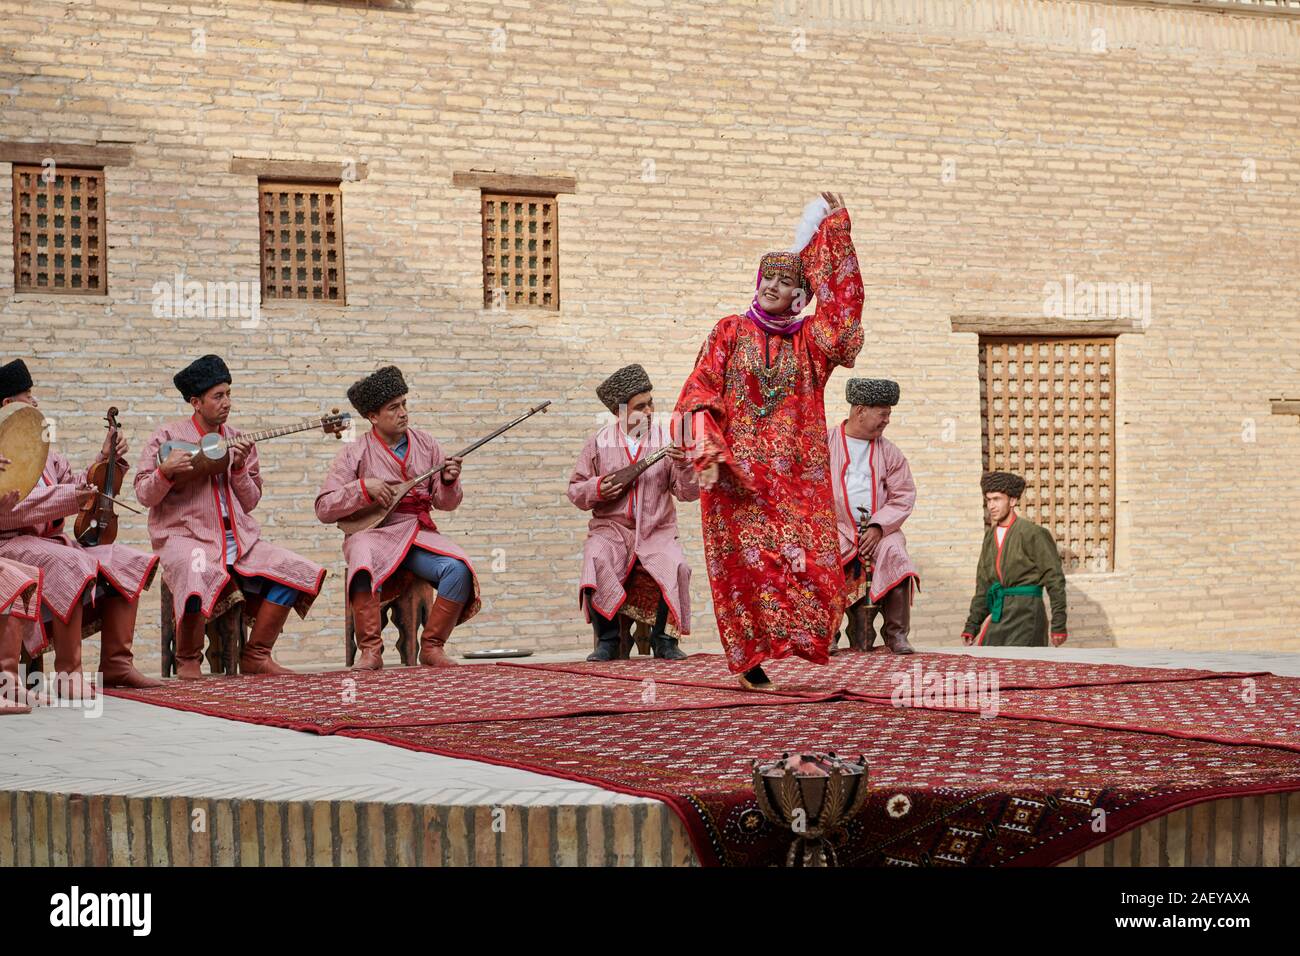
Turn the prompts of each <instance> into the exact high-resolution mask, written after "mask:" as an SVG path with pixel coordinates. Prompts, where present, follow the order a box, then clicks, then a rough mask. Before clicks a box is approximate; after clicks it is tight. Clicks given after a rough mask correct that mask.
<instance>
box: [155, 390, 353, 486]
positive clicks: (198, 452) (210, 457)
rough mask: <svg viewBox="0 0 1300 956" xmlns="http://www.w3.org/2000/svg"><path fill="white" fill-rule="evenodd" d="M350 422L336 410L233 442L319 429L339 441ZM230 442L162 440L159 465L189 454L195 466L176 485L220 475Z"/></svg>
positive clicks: (212, 437)
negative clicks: (174, 454) (175, 453)
mask: <svg viewBox="0 0 1300 956" xmlns="http://www.w3.org/2000/svg"><path fill="white" fill-rule="evenodd" d="M351 420H352V415H351V413H349V412H343V413H342V414H339V410H338V409H337V408H336V409H334V410H333V411H332V412H331V413H330V414H328V415H322V416H321V417H320V418H311V419H308V420H307V421H305V422H298V423H297V424H295V425H285V426H283V427H281V428H267V429H265V430H264V431H259V432H243V433H242V434H240V435H237V436H235V439H234V440H235V441H239V442H248V443H253V444H255V443H257V442H260V441H266V440H267V439H268V438H279V437H280V436H281V435H292V434H295V433H296V432H305V431H311V430H312V429H313V428H319V429H320V430H321V431H323V432H324V433H325V434H326V435H333V436H334V437H335V438H341V437H342V433H343V431H344V430H345V429H346V428H347V427H348V422H350V421H351ZM229 441H230V440H229V439H226V438H223V437H221V435H219V434H217V433H216V432H208V433H207V434H206V435H204V436H203V437H202V438H200V439H199V441H198V443H197V444H196V443H195V442H189V441H179V440H176V439H172V440H171V441H165V442H163V444H162V447H161V448H159V449H158V464H160V465H161V464H162V463H163V462H164V461H166V460H167V456H168V455H170V454H171V453H172V452H173V451H176V450H177V449H179V450H181V451H184V452H188V453H189V456H190V463H191V464H192V465H193V466H194V470H193V471H189V472H182V473H180V474H178V475H177V476H176V477H175V479H173V480H174V481H175V482H176V484H178V485H184V484H188V483H189V482H191V481H197V480H199V479H201V478H210V477H212V476H213V475H219V474H222V473H223V472H225V470H226V469H227V468H229V467H230V444H229Z"/></svg>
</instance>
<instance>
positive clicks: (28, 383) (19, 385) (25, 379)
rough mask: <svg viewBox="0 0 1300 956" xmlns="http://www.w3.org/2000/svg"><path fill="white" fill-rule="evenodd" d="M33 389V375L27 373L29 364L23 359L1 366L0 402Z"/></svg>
mask: <svg viewBox="0 0 1300 956" xmlns="http://www.w3.org/2000/svg"><path fill="white" fill-rule="evenodd" d="M31 387H32V375H31V373H30V372H28V371H27V363H26V362H24V361H23V360H22V359H14V360H13V361H12V362H10V363H9V364H8V365H0V402H3V401H4V400H5V399H6V398H13V397H14V396H15V395H21V394H22V393H23V392H26V391H28V390H30V389H31Z"/></svg>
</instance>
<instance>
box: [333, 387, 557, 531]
mask: <svg viewBox="0 0 1300 956" xmlns="http://www.w3.org/2000/svg"><path fill="white" fill-rule="evenodd" d="M549 404H551V403H550V402H549V401H545V402H542V404H540V405H534V406H533V407H532V408H530V409H528V411H526V412H524V413H523V414H522V415H520V416H519V417H518V418H516V419H515V420H514V421H512V422H507V423H506V424H504V425H502V426H501V427H500V428H498V429H497V430H496V431H494V432H492V433H491V434H489V435H484V436H483V437H482V438H480V439H479V440H478V441H476V442H474V444H472V445H470V446H468V447H467V448H463V449H461V450H460V451H459V452H457V453H456V454H455V455H452V456H451V457H452V458H464V457H465V456H466V455H468V454H469V453H470V452H472V451H473V450H474V449H476V448H478V447H479V446H480V445H486V444H487V443H488V442H490V441H491V440H492V439H494V438H496V437H497V436H498V435H500V434H502V433H504V432H508V431H509V430H510V429H512V428H514V427H515V426H516V425H518V424H519V423H520V422H522V421H523V420H524V419H525V418H529V417H531V416H533V415H536V414H537V413H538V412H544V411H546V406H547V405H549ZM449 463H450V459H447V460H446V461H444V462H443V463H442V464H441V465H438V466H437V467H436V468H430V469H429V470H428V471H426V472H425V473H424V474H422V475H416V476H415V477H414V478H412V479H410V480H409V481H404V482H402V483H401V484H400V485H397V486H396V487H395V488H394V489H393V500H392V501H391V502H389V503H388V504H387V505H381V504H379V503H378V502H375V503H374V504H372V505H370V506H368V507H366V508H362V509H361V510H360V511H357V512H354V513H353V514H351V515H349V516H348V517H346V518H344V519H343V520H342V521H339V522H338V526H339V529H340V530H341V531H342V532H343V533H344V534H355V533H356V532H358V531H369V530H370V529H371V528H373V527H375V526H376V525H378V524H380V523H381V522H382V521H383V520H384V519H385V518H387V517H388V516H389V515H390V514H391V513H392V511H393V509H394V508H396V507H397V505H398V502H400V501H401V500H402V499H403V498H404V497H405V496H406V493H407V492H408V491H410V490H411V489H412V488H417V487H419V486H420V485H422V484H424V482H426V481H428V480H429V479H430V478H432V477H433V476H434V475H438V476H441V475H442V470H443V469H444V468H446V467H447V465H448V464H449Z"/></svg>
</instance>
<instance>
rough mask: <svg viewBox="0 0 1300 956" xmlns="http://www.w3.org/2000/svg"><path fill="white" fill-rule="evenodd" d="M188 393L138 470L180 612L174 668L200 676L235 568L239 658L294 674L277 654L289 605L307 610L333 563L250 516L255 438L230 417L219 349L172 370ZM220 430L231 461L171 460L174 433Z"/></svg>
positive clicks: (248, 669)
mask: <svg viewBox="0 0 1300 956" xmlns="http://www.w3.org/2000/svg"><path fill="white" fill-rule="evenodd" d="M172 382H173V384H175V386H176V388H177V390H178V391H179V392H180V393H181V396H182V397H183V398H184V399H185V401H187V402H189V404H190V408H191V411H192V414H191V415H190V417H189V418H186V419H180V420H179V421H174V422H169V423H167V424H165V425H163V426H162V427H161V428H159V429H158V430H157V431H155V432H154V433H153V435H152V436H150V438H149V443H148V444H147V445H146V446H145V449H144V452H143V453H142V454H141V456H140V464H139V467H138V469H137V471H136V476H135V494H136V498H137V499H138V500H139V501H140V503H141V504H142V505H144V506H145V507H147V508H148V509H149V537H150V540H151V541H152V543H153V549H154V553H155V554H157V555H158V557H159V558H160V559H161V561H162V569H163V580H164V581H165V582H166V583H167V587H168V588H169V589H170V590H171V593H172V599H173V602H174V604H173V607H172V612H173V614H174V615H175V617H176V620H177V625H176V676H177V677H179V678H181V679H182V680H193V679H196V678H198V677H200V676H202V674H201V671H200V666H201V664H202V660H203V637H204V631H205V626H206V624H207V620H208V618H209V617H211V616H212V613H213V611H214V609H215V607H216V604H217V600H218V598H219V597H220V596H221V594H222V592H223V591H224V590H225V587H226V585H227V584H228V583H229V582H230V581H231V579H232V578H233V579H234V581H235V582H236V584H237V586H238V587H239V588H240V590H241V591H243V593H244V598H245V602H246V603H245V611H244V614H245V617H246V618H249V617H251V618H252V619H253V626H252V630H251V632H250V633H249V637H248V642H247V644H246V645H245V647H244V652H243V654H242V655H241V656H240V661H239V667H240V670H241V671H242V672H243V673H245V674H291V673H293V671H291V670H289V669H288V668H286V667H282V666H281V665H279V664H277V663H276V662H275V661H274V660H273V659H272V658H271V649H272V648H273V647H274V646H275V642H276V640H277V639H278V638H279V636H280V634H281V632H282V631H283V630H284V625H285V622H286V620H288V617H289V612H290V611H293V610H296V611H297V612H298V615H299V616H300V617H306V616H307V611H308V610H309V609H310V608H311V605H312V602H313V601H315V600H316V597H317V595H318V594H320V588H321V582H322V581H323V580H324V579H325V569H324V568H322V567H321V566H320V565H318V564H316V563H315V562H312V561H308V560H307V559H306V558H304V557H302V556H301V555H299V554H296V553H295V552H293V551H290V550H288V549H287V548H282V547H280V546H279V545H274V544H271V543H270V542H268V541H266V540H265V539H264V538H263V537H262V531H261V527H260V526H259V524H258V522H257V520H256V519H255V518H254V517H253V516H252V511H253V509H254V508H256V507H257V504H258V502H259V501H260V500H261V498H262V475H261V468H260V465H259V459H258V453H257V446H256V445H253V444H251V443H249V442H248V441H247V439H245V440H242V441H241V440H240V432H239V430H238V429H236V428H233V427H232V426H230V425H229V424H227V419H228V418H229V417H230V412H231V407H232V399H231V385H232V384H233V383H232V379H231V375H230V369H229V368H228V367H227V366H226V363H225V362H224V361H223V360H222V359H221V357H220V356H217V355H204V356H203V357H202V358H199V359H196V360H195V361H194V362H192V363H190V364H189V365H188V366H186V367H185V368H183V369H181V371H179V372H177V373H176V375H175V376H174V377H173V378H172ZM213 432H215V433H217V434H219V435H220V436H221V437H222V438H223V439H224V440H225V442H226V447H227V448H228V449H229V463H228V465H227V466H226V467H225V468H224V469H222V470H219V471H216V472H214V473H212V474H210V475H209V476H208V477H207V478H206V479H203V478H194V477H193V476H192V474H191V473H192V472H193V471H194V470H195V468H194V462H193V459H192V456H191V454H190V453H189V452H186V451H184V450H181V449H176V450H174V451H172V452H171V453H170V454H169V455H168V456H167V458H166V460H165V461H163V462H161V463H160V462H159V461H158V452H159V449H161V448H162V446H163V444H164V443H166V442H169V441H177V442H188V443H199V442H201V441H202V439H203V436H204V435H207V434H209V433H213Z"/></svg>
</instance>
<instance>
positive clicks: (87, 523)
mask: <svg viewBox="0 0 1300 956" xmlns="http://www.w3.org/2000/svg"><path fill="white" fill-rule="evenodd" d="M104 421H106V422H108V425H107V428H108V447H109V449H110V450H109V453H108V460H107V461H101V462H99V463H97V464H95V465H92V466H91V469H90V471H89V472H88V473H87V475H86V482H87V483H88V484H91V485H94V486H95V488H96V494H95V495H94V497H92V498H91V499H90V500H89V501H87V502H86V503H85V504H84V505H82V506H81V511H80V512H79V513H78V514H77V523H76V525H75V526H74V528H73V536H74V537H75V538H76V539H77V542H78V543H79V544H80V545H81V546H82V547H85V548H93V547H94V546H95V545H97V544H112V543H113V542H114V541H116V540H117V513H116V512H115V511H114V510H113V499H114V498H116V497H117V496H118V495H119V494H121V492H122V479H123V478H125V477H126V469H125V468H120V467H118V463H117V433H118V430H119V429H118V424H117V408H116V406H110V407H109V409H108V414H107V415H105V416H104Z"/></svg>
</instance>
